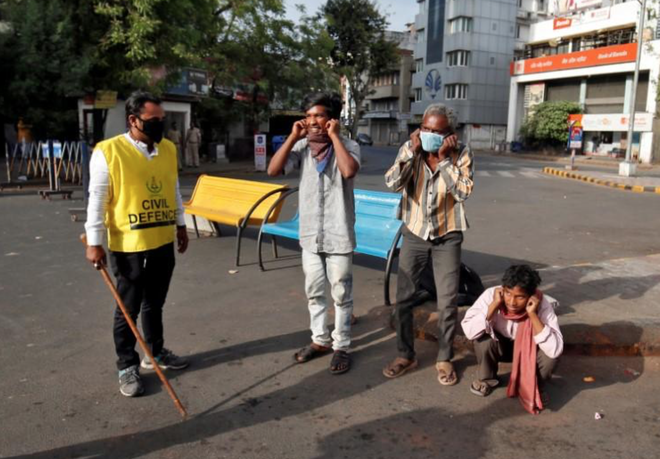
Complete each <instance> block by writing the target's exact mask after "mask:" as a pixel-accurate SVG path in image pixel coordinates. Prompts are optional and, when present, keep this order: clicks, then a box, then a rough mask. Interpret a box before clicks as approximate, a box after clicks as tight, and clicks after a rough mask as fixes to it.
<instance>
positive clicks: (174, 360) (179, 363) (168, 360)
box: [140, 348, 189, 370]
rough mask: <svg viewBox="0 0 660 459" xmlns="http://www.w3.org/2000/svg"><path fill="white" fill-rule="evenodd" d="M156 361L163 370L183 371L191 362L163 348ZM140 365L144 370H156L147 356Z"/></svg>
mask: <svg viewBox="0 0 660 459" xmlns="http://www.w3.org/2000/svg"><path fill="white" fill-rule="evenodd" d="M155 359H156V362H157V363H158V366H159V367H160V369H161V370H183V369H184V368H186V367H187V366H188V365H189V362H188V361H187V360H186V359H184V358H183V357H179V356H178V355H176V354H175V353H174V352H172V351H170V350H169V349H165V348H163V350H162V351H161V352H160V354H158V355H157V356H156V357H155ZM140 365H141V366H142V368H145V369H147V370H153V369H154V364H153V363H152V362H151V360H150V359H149V357H147V356H145V357H144V358H143V359H142V363H140Z"/></svg>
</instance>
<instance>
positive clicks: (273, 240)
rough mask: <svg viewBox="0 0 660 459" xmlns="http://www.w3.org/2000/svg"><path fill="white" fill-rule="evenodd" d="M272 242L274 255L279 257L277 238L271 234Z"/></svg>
mask: <svg viewBox="0 0 660 459" xmlns="http://www.w3.org/2000/svg"><path fill="white" fill-rule="evenodd" d="M270 243H271V244H272V246H273V256H274V257H275V258H277V239H276V238H275V236H271V239H270Z"/></svg>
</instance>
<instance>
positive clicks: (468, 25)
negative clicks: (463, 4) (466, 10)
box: [449, 16, 472, 33]
mask: <svg viewBox="0 0 660 459" xmlns="http://www.w3.org/2000/svg"><path fill="white" fill-rule="evenodd" d="M459 32H472V18H468V17H466V16H459V17H457V18H454V19H452V20H451V21H449V33H459Z"/></svg>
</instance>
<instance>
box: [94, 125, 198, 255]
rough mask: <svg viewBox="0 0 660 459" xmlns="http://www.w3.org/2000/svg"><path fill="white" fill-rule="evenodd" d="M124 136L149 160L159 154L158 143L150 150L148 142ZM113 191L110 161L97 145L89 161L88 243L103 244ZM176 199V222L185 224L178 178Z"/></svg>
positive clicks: (126, 134)
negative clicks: (107, 209) (109, 168)
mask: <svg viewBox="0 0 660 459" xmlns="http://www.w3.org/2000/svg"><path fill="white" fill-rule="evenodd" d="M124 136H125V137H126V139H128V141H129V142H131V144H132V145H133V146H135V148H137V150H138V151H139V152H140V153H142V154H143V155H144V156H145V158H147V159H148V160H151V159H152V158H153V157H154V156H158V145H156V144H154V149H153V151H152V152H149V149H148V147H147V144H145V143H142V142H140V141H138V140H135V139H133V138H132V137H131V136H130V135H129V134H128V133H125V134H124ZM112 193H113V190H112V186H111V184H110V172H109V170H108V162H107V161H106V159H105V155H104V154H103V152H102V151H101V150H100V149H99V148H98V147H97V148H95V149H94V151H93V152H92V158H91V159H90V161H89V204H88V205H87V222H86V223H85V233H86V234H87V244H88V245H102V244H103V237H104V236H105V234H106V227H105V212H106V208H107V206H108V203H109V202H110V200H111V199H112ZM175 199H176V224H177V226H184V225H185V224H186V221H185V218H184V216H183V200H182V199H181V191H180V189H179V180H178V179H177V181H176V191H175Z"/></svg>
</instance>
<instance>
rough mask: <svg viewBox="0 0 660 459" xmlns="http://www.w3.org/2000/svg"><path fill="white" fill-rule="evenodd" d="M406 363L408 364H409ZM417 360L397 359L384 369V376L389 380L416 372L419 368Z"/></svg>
mask: <svg viewBox="0 0 660 459" xmlns="http://www.w3.org/2000/svg"><path fill="white" fill-rule="evenodd" d="M404 362H408V363H407V364H406V363H404ZM417 364H418V362H417V359H414V360H406V359H403V358H401V357H397V358H396V359H394V360H393V361H392V362H390V364H389V365H387V366H386V367H385V368H383V376H385V377H386V378H389V379H394V378H398V377H399V376H403V375H404V374H405V373H406V372H407V371H410V370H414V369H415V368H417Z"/></svg>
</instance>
